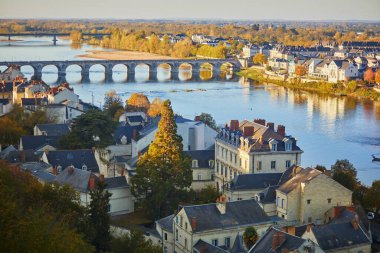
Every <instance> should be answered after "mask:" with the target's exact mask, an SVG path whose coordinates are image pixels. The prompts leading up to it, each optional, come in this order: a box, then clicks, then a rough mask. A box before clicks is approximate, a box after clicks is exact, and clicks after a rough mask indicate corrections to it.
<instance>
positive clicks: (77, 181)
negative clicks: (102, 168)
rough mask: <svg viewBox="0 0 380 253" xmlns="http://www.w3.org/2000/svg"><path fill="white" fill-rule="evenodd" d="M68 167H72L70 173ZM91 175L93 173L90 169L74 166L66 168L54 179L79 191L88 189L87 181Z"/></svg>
mask: <svg viewBox="0 0 380 253" xmlns="http://www.w3.org/2000/svg"><path fill="white" fill-rule="evenodd" d="M70 169H73V170H72V173H70ZM91 175H93V173H91V172H90V171H86V170H81V169H76V168H66V169H64V170H63V171H62V172H61V173H60V174H58V175H57V176H56V179H55V180H56V181H57V182H58V183H60V184H62V185H70V186H71V187H73V188H74V189H76V190H78V191H80V192H87V191H88V190H89V189H90V188H89V181H90V177H91ZM93 176H95V175H93ZM95 178H96V176H95Z"/></svg>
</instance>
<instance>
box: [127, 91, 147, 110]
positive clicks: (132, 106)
mask: <svg viewBox="0 0 380 253" xmlns="http://www.w3.org/2000/svg"><path fill="white" fill-rule="evenodd" d="M125 104H126V105H125V107H126V110H127V111H128V112H147V111H148V110H149V106H150V102H149V99H148V97H147V96H145V95H144V94H142V93H132V95H131V96H130V97H129V98H128V100H127V101H125Z"/></svg>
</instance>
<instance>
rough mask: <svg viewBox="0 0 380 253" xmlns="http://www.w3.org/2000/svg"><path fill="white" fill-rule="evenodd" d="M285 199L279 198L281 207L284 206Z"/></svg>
mask: <svg viewBox="0 0 380 253" xmlns="http://www.w3.org/2000/svg"><path fill="white" fill-rule="evenodd" d="M284 203H285V199H282V200H281V208H284Z"/></svg>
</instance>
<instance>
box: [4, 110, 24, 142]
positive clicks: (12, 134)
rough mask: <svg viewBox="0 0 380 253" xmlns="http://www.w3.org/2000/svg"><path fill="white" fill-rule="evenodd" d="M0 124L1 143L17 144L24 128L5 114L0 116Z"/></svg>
mask: <svg viewBox="0 0 380 253" xmlns="http://www.w3.org/2000/svg"><path fill="white" fill-rule="evenodd" d="M0 126H1V127H0V143H1V145H3V146H8V145H17V144H18V142H19V141H20V137H21V136H22V135H23V134H24V130H23V129H22V128H21V127H20V126H19V125H18V124H17V123H16V122H15V121H13V120H12V119H10V118H9V117H7V116H5V117H2V118H0Z"/></svg>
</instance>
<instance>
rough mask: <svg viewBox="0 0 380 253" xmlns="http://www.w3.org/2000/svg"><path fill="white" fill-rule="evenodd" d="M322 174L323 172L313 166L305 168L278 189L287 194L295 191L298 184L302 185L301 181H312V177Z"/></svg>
mask: <svg viewBox="0 0 380 253" xmlns="http://www.w3.org/2000/svg"><path fill="white" fill-rule="evenodd" d="M321 174H322V172H320V171H319V170H316V169H313V168H306V169H303V170H301V171H300V172H299V173H298V174H296V175H295V176H294V177H293V178H291V179H290V180H288V181H287V182H285V183H284V184H282V185H281V186H280V187H279V188H278V189H277V190H279V191H281V192H283V193H285V194H287V193H289V192H291V191H293V190H294V189H295V188H297V187H298V185H300V183H307V182H310V181H311V180H312V179H314V178H316V177H317V176H319V175H321Z"/></svg>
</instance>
